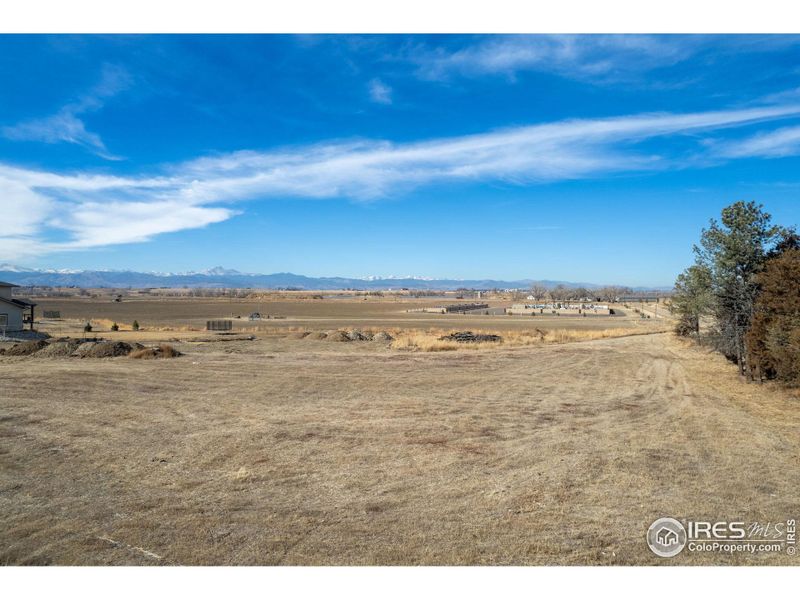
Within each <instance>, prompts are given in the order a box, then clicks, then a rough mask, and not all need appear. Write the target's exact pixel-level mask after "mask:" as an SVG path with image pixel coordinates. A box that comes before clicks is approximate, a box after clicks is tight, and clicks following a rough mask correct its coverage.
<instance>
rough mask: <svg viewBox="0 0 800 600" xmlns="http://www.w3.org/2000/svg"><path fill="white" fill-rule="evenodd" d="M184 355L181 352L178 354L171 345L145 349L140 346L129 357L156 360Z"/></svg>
mask: <svg viewBox="0 0 800 600" xmlns="http://www.w3.org/2000/svg"><path fill="white" fill-rule="evenodd" d="M182 355H183V354H182V353H181V352H178V351H177V350H175V348H173V347H172V346H170V345H169V344H160V345H158V346H155V347H154V348H145V347H144V346H141V345H140V346H139V348H138V349H136V350H134V351H133V352H131V353H130V355H129V357H130V358H140V359H145V360H149V359H155V358H177V357H178V356H182Z"/></svg>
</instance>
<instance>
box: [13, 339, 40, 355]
mask: <svg viewBox="0 0 800 600" xmlns="http://www.w3.org/2000/svg"><path fill="white" fill-rule="evenodd" d="M45 346H47V342H45V341H44V340H32V341H30V342H20V343H19V344H14V345H13V346H11V348H9V349H8V350H6V353H5V354H6V356H30V355H31V354H34V353H35V352H38V351H39V350H41V349H42V348H44V347H45Z"/></svg>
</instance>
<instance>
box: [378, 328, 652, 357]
mask: <svg viewBox="0 0 800 600" xmlns="http://www.w3.org/2000/svg"><path fill="white" fill-rule="evenodd" d="M449 333H452V331H450V330H442V329H433V330H431V329H429V330H425V331H419V330H411V331H402V330H399V331H395V339H394V341H393V342H392V348H394V349H396V350H412V351H420V352H442V351H449V350H485V349H492V348H504V347H508V348H518V347H522V346H539V345H543V344H564V343H568V342H586V341H590V340H600V339H605V338H613V337H623V336H628V335H642V334H650V333H653V331H651V330H647V331H642V330H634V329H630V328H622V327H618V328H613V329H601V330H592V329H589V330H579V329H550V330H542V329H535V330H533V331H496V330H492V331H489V330H480V331H476V333H494V334H497V335H500V336H501V337H502V340H501V341H497V342H475V343H460V342H455V341H450V340H442V339H441V338H442V337H443V336H445V335H447V334H449Z"/></svg>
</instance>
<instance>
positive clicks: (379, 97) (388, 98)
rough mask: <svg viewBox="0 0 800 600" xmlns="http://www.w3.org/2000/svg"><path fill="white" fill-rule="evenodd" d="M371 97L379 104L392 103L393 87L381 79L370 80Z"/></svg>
mask: <svg viewBox="0 0 800 600" xmlns="http://www.w3.org/2000/svg"><path fill="white" fill-rule="evenodd" d="M369 97H370V99H371V100H372V101H373V102H376V103H378V104H391V103H392V88H390V87H389V86H388V85H386V84H385V83H383V82H382V81H381V80H380V79H373V80H372V81H370V82H369Z"/></svg>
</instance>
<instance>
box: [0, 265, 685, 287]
mask: <svg viewBox="0 0 800 600" xmlns="http://www.w3.org/2000/svg"><path fill="white" fill-rule="evenodd" d="M0 280H4V281H5V280H8V281H11V282H13V283H17V284H19V285H23V286H51V287H82V288H163V287H177V288H180V287H207V288H253V289H303V290H337V289H351V290H386V289H399V288H404V289H413V290H457V289H462V288H465V289H477V290H486V289H494V288H497V289H506V290H527V289H529V288H530V286H531V285H532V284H539V285H544V286H545V287H550V288H552V287H555V286H557V285H559V284H563V285H566V286H570V287H585V288H587V289H593V288H598V287H601V286H599V285H597V284H591V283H576V282H569V281H550V280H532V279H520V280H516V281H503V280H495V279H438V278H432V277H419V276H404V277H399V276H395V275H389V276H370V277H363V278H357V277H307V276H305V275H297V274H295V273H272V274H270V275H264V274H260V273H242V272H240V271H237V270H235V269H226V268H225V267H221V266H217V267H212V268H211V269H206V270H205V271H192V272H188V273H152V272H150V273H145V272H140V271H131V270H125V271H119V270H100V269H94V270H89V269H87V270H74V269H28V268H25V267H19V266H16V265H11V264H0ZM651 289H671V286H663V287H660V288H659V287H658V286H656V287H655V288H645V287H639V288H634V290H651Z"/></svg>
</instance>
